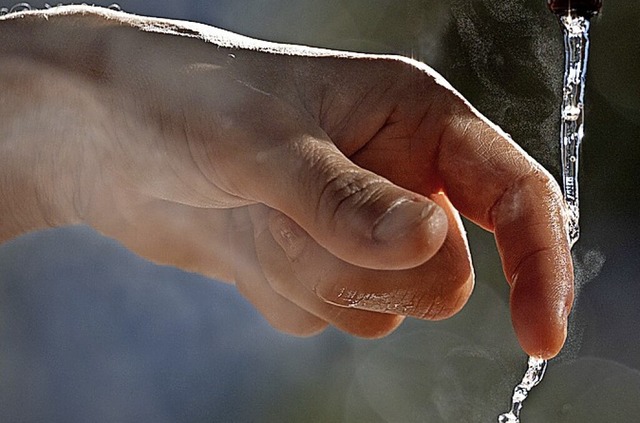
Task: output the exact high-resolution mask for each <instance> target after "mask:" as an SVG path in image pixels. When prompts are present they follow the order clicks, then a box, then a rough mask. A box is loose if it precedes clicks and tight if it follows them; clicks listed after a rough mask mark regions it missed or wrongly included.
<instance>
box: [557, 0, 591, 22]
mask: <svg viewBox="0 0 640 423" xmlns="http://www.w3.org/2000/svg"><path fill="white" fill-rule="evenodd" d="M547 5H548V6H549V9H550V10H551V11H552V12H553V13H555V14H556V15H561V16H567V15H571V16H574V17H583V18H587V19H588V18H591V17H593V16H595V15H597V14H598V13H600V10H601V9H602V0H547Z"/></svg>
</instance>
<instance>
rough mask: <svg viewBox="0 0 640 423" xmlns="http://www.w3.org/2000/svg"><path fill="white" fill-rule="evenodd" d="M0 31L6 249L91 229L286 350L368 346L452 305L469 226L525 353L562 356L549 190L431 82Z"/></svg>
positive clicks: (92, 27)
mask: <svg viewBox="0 0 640 423" xmlns="http://www.w3.org/2000/svg"><path fill="white" fill-rule="evenodd" d="M0 31H2V34H3V42H2V44H1V45H0V92H2V93H3V96H2V98H1V99H0V114H1V115H2V116H3V119H2V122H1V123H0V153H1V154H0V198H2V199H3V201H2V203H0V241H6V240H9V239H11V238H14V237H16V236H19V235H21V234H24V233H26V232H30V231H34V230H38V229H43V228H48V227H57V226H65V225H72V224H87V225H90V226H92V227H93V228H95V229H96V230H98V231H100V232H101V233H103V234H104V235H106V236H108V237H112V238H115V239H117V240H119V241H120V242H121V243H122V244H123V245H125V246H126V247H127V248H129V249H131V250H132V251H133V252H135V253H137V254H139V255H140V256H142V257H145V258H147V259H148V260H151V261H153V262H156V263H161V264H168V265H173V266H177V267H179V268H181V269H184V270H187V271H193V272H198V273H202V274H204V275H207V276H210V277H212V278H216V279H219V280H223V281H227V282H232V283H235V284H236V285H237V287H238V289H239V291H240V292H241V293H242V294H243V295H244V296H246V297H247V298H248V299H249V301H251V302H252V303H253V304H254V305H255V307H256V308H257V309H258V310H259V311H260V312H261V313H262V314H263V315H264V316H265V318H266V319H267V320H269V322H271V323H272V324H273V326H274V327H276V328H278V329H280V330H282V331H285V332H288V333H293V334H296V335H301V336H307V335H312V334H315V333H318V332H319V331H321V330H322V329H323V328H325V327H326V326H327V325H334V326H336V327H338V328H340V329H342V330H344V331H347V332H349V333H352V334H355V335H358V336H363V337H368V338H378V337H381V336H384V335H386V334H388V333H390V332H391V331H393V330H394V329H395V328H397V327H398V325H399V324H400V323H401V322H402V320H403V318H404V317H405V316H412V317H416V318H422V319H442V318H446V317H449V316H451V315H453V314H455V313H456V312H458V311H459V310H460V309H461V308H462V307H463V306H464V304H465V303H466V301H467V299H468V298H469V296H470V295H471V292H472V289H473V283H474V281H473V267H472V263H471V258H470V254H469V248H468V244H467V239H466V235H465V232H464V228H463V227H462V224H461V220H460V215H463V216H465V217H467V218H468V219H470V220H471V221H473V222H474V223H476V224H478V225H480V226H482V227H483V228H485V229H487V230H490V231H492V232H493V233H494V234H495V237H496V241H497V245H498V249H499V251H500V254H501V257H502V264H503V267H504V270H505V275H506V278H507V280H508V282H509V283H510V284H511V286H512V293H511V308H512V318H513V323H514V327H515V330H516V333H517V336H518V338H519V340H520V342H521V344H522V347H523V348H524V350H525V351H526V352H527V353H528V354H530V355H533V356H541V357H544V358H551V357H553V356H555V355H556V354H557V353H558V352H559V351H560V349H561V347H562V345H563V343H564V340H565V337H566V319H567V314H568V312H569V309H570V306H571V302H572V296H573V276H572V275H573V272H572V264H571V257H570V254H569V246H568V242H567V239H566V235H565V231H564V225H565V218H564V216H565V211H564V208H563V207H564V206H563V201H562V197H561V194H560V190H559V188H558V186H557V184H556V183H555V182H554V181H553V179H552V178H551V176H550V175H549V174H548V173H547V172H546V171H545V170H544V169H543V168H542V167H541V166H540V165H538V164H537V163H536V162H535V161H534V160H533V159H531V158H530V157H529V156H528V155H527V154H526V153H525V152H524V151H523V150H522V149H520V148H519V147H518V146H517V145H516V144H515V143H514V142H513V141H512V140H510V139H509V137H508V136H506V135H505V134H504V133H503V132H502V131H500V129H499V128H498V127H497V126H495V125H494V124H492V123H490V122H488V121H487V120H486V119H485V118H484V117H482V116H481V115H480V114H479V113H478V112H477V111H476V110H475V109H474V108H473V107H472V106H471V105H470V104H468V103H467V102H466V101H465V100H464V99H463V98H462V97H461V96H460V95H459V94H458V93H456V92H455V90H454V89H453V88H452V87H451V86H450V85H449V84H448V83H447V82H446V81H444V80H443V79H442V77H441V76H439V75H438V74H436V73H435V72H434V71H433V70H431V69H430V68H429V67H428V66H426V65H424V64H422V63H419V62H416V61H413V60H411V59H407V58H401V57H394V56H369V55H363V54H357V53H345V52H332V51H328V50H320V49H312V48H309V47H299V46H290V45H287V46H283V45H278V44H274V43H266V42H261V41H256V40H251V39H249V38H246V37H241V36H238V35H235V34H231V33H228V32H226V31H221V30H217V29H215V28H211V27H207V26H204V25H198V24H193V23H184V22H179V21H168V20H161V19H153V18H145V17H138V16H134V15H129V14H125V13H120V12H114V11H109V10H106V9H99V8H93V7H89V6H75V7H59V8H54V9H51V10H48V11H34V12H25V13H20V14H17V15H8V16H5V17H3V18H2V19H0ZM345 293H349V294H348V295H345Z"/></svg>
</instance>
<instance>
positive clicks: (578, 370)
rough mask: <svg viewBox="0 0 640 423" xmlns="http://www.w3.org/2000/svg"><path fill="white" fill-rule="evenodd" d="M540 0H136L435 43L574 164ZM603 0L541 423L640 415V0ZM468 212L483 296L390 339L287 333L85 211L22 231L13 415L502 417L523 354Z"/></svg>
mask: <svg viewBox="0 0 640 423" xmlns="http://www.w3.org/2000/svg"><path fill="white" fill-rule="evenodd" d="M545 3H546V2H545V1H544V0H450V1H442V0H441V1H437V0H326V1H322V2H318V1H311V0H296V1H292V0H233V1H232V0H215V1H204V0H156V1H142V0H121V1H120V2H119V4H120V5H121V6H122V8H123V9H124V10H125V11H129V12H132V13H141V14H148V15H154V16H163V17H171V18H178V19H188V20H195V21H199V22H204V23H209V24H213V25H216V26H220V27H223V28H226V29H229V30H233V31H237V32H240V33H243V34H246V35H251V36H255V37H259V38H264V39H269V40H273V41H283V42H293V43H302V44H310V45H316V46H323V47H331V48H341V49H349V50H358V51H370V52H388V53H398V54H404V55H407V56H412V57H415V58H417V59H420V60H423V61H425V62H426V63H429V64H430V65H432V66H434V67H435V68H436V69H437V70H439V71H440V72H441V73H443V74H444V75H445V76H446V77H447V78H448V79H449V80H450V81H451V82H452V83H453V84H454V86H456V87H457V88H458V89H459V90H461V91H462V92H463V93H464V94H465V95H466V96H467V97H468V98H469V99H470V100H471V101H472V102H473V103H474V104H475V105H476V106H477V107H478V108H480V109H481V110H482V111H483V112H484V113H485V114H487V115H488V116H489V117H490V118H492V119H493V120H494V121H496V122H497V123H499V124H500V125H501V126H502V127H503V128H504V129H505V130H507V131H508V132H509V133H511V134H512V135H513V137H514V138H515V139H516V141H518V142H519V143H520V144H521V145H522V146H523V147H524V148H525V149H527V150H528V151H529V152H530V153H531V154H532V155H534V156H535V157H536V158H537V159H538V160H540V161H541V162H542V163H543V164H544V165H545V166H546V167H547V168H549V169H550V170H551V171H552V172H553V173H555V174H557V169H558V165H557V160H558V159H557V145H556V144H557V142H556V140H557V138H558V130H557V122H558V115H559V113H558V105H559V101H560V100H559V95H560V86H559V84H560V80H561V69H562V42H561V38H560V32H559V27H558V24H557V21H556V19H555V18H554V17H553V16H552V15H551V14H550V13H549V12H547V11H546V7H545ZM604 3H605V4H604V6H605V9H604V13H603V14H602V15H601V16H600V17H599V18H598V19H597V21H596V22H595V24H594V27H593V45H592V60H591V62H590V69H589V82H588V90H587V97H588V99H587V100H588V104H587V136H586V139H585V144H584V149H583V167H582V175H581V182H582V209H583V217H582V227H583V235H582V238H581V240H580V242H579V243H578V245H577V247H576V251H575V261H576V263H577V270H576V272H577V276H578V286H579V294H580V295H579V297H578V300H577V305H576V310H575V312H574V314H573V316H572V325H571V334H570V340H569V342H568V344H567V348H566V349H565V351H564V352H563V354H562V355H561V357H560V358H559V359H557V360H554V361H553V362H552V363H551V365H550V368H549V372H548V375H547V378H546V379H545V381H544V383H543V384H542V385H541V386H540V387H539V388H538V389H537V390H536V391H535V392H534V393H533V394H532V396H531V397H530V399H529V400H528V401H527V403H526V407H525V410H524V412H523V417H524V418H525V420H524V422H525V423H534V422H541V423H542V422H587V421H588V422H635V421H637V419H638V417H637V416H638V415H639V412H640V401H639V399H640V336H639V334H638V331H639V330H640V307H639V305H640V285H639V284H638V282H639V281H638V279H639V275H640V257H639V256H640V243H639V241H638V239H639V238H640V228H639V223H640V212H639V207H640V204H639V200H640V196H639V190H638V182H639V181H640V178H639V177H638V165H637V163H638V160H639V159H640V147H639V146H640V142H639V141H640V62H639V61H638V57H640V35H639V33H638V31H637V28H638V27H639V24H640V9H639V8H638V7H637V5H636V4H635V2H628V1H623V0H605V2H604ZM32 4H33V5H35V6H38V5H42V4H43V3H39V2H33V3H32ZM103 4H104V5H107V4H108V3H103ZM0 38H1V34H0ZM0 42H1V41H0ZM168 60H170V58H168ZM467 227H468V229H469V236H470V240H471V247H472V252H473V256H474V261H475V264H476V269H477V288H476V291H475V293H474V296H473V297H472V300H471V301H470V303H469V305H468V306H467V307H466V308H465V310H464V311H463V312H461V313H460V314H459V315H458V316H456V317H454V318H453V319H450V320H448V321H445V322H437V323H433V322H418V321H407V322H406V323H405V325H404V326H403V327H402V328H401V329H400V330H398V331H397V332H396V333H394V334H393V335H391V336H390V337H388V338H386V339H384V340H378V341H364V340H358V339H354V338H352V337H349V336H346V335H344V334H342V333H340V332H338V331H336V330H328V331H327V332H325V333H324V334H322V335H320V336H317V337H314V338H310V339H297V338H292V337H289V336H286V335H282V334H279V333H277V332H275V331H274V330H272V329H271V328H270V327H269V326H268V325H267V324H266V323H265V322H264V321H263V320H262V318H261V317H260V316H259V315H258V314H257V313H256V312H255V311H254V310H253V309H252V308H251V307H250V306H249V305H248V304H247V303H246V302H245V301H244V300H243V299H242V298H241V297H240V296H239V295H238V294H237V293H236V292H235V289H234V288H233V287H231V286H228V285H223V284H220V283H217V282H214V281H211V280H207V279H205V278H202V277H199V276H196V275H190V274H186V273H183V272H180V271H177V270H175V269H171V268H163V267H158V266H154V265H152V264H150V263H147V262H145V261H143V260H141V259H140V258H138V257H136V256H134V255H132V254H131V253H129V252H128V251H126V250H124V249H123V248H122V247H121V246H119V245H118V244H117V243H115V242H113V241H111V240H109V239H105V238H102V237H100V236H99V235H97V234H96V233H94V232H93V231H91V230H90V229H87V228H71V229H61V230H53V231H46V232H40V233H36V234H30V235H28V236H24V237H22V238H19V239H16V240H14V241H11V242H9V243H7V244H4V245H2V246H0V421H1V422H45V421H46V422H154V423H155V422H157V423H162V422H374V423H375V422H398V423H407V422H429V423H430V422H481V421H486V422H488V421H495V416H496V415H497V414H498V413H499V412H500V411H504V409H505V408H506V407H507V405H508V399H509V397H510V393H511V388H512V386H513V385H514V384H515V383H516V382H517V381H518V380H519V378H520V376H521V374H522V371H523V365H524V363H525V360H526V358H525V356H524V354H523V353H522V352H521V351H520V350H519V348H518V345H517V343H516V341H515V339H514V336H513V332H512V329H511V325H510V321H509V313H508V308H507V298H508V292H507V290H506V283H505V282H504V278H503V276H502V274H501V271H500V267H499V260H498V257H497V255H496V253H495V249H494V246H493V240H492V237H491V236H490V235H489V234H487V233H484V232H483V231H481V230H479V229H477V228H474V227H473V226H472V225H467Z"/></svg>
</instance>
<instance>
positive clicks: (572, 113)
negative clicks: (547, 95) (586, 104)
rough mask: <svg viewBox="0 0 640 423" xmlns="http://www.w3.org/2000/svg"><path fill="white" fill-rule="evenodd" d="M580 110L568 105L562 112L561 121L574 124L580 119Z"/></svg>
mask: <svg viewBox="0 0 640 423" xmlns="http://www.w3.org/2000/svg"><path fill="white" fill-rule="evenodd" d="M581 113H582V109H580V107H576V106H573V105H569V106H567V107H565V108H564V109H563V110H562V119H564V120H568V121H571V122H575V121H576V120H578V118H579V117H580V114H581Z"/></svg>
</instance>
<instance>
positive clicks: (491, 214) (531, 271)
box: [438, 105, 573, 358]
mask: <svg viewBox="0 0 640 423" xmlns="http://www.w3.org/2000/svg"><path fill="white" fill-rule="evenodd" d="M465 109H466V111H464V112H463V113H456V114H455V115H453V117H452V118H451V120H450V122H449V125H448V126H447V130H446V131H445V133H444V134H443V137H442V139H441V143H442V144H441V147H440V151H439V156H438V166H439V169H438V170H439V174H440V176H441V177H442V183H443V185H444V187H443V188H444V191H445V192H446V194H447V196H448V197H449V198H450V200H451V202H452V203H453V204H454V205H455V206H456V208H458V210H460V212H461V213H462V214H463V215H464V216H465V217H467V218H469V219H470V220H472V221H473V222H475V223H477V224H479V225H480V226H482V227H484V228H485V229H487V230H490V231H492V232H494V234H495V238H496V242H497V246H498V251H499V252H500V257H501V260H502V266H503V269H504V272H505V276H506V278H507V280H508V282H509V284H510V285H511V316H512V321H513V326H514V329H515V332H516V335H517V337H518V340H519V341H520V344H521V346H522V347H523V349H524V350H525V351H526V352H527V353H528V354H530V355H532V356H537V357H542V358H551V357H553V356H555V355H557V354H558V353H559V352H560V350H561V348H562V346H563V344H564V341H565V339H566V333H567V316H568V313H569V310H570V308H571V304H572V302H573V265H572V261H571V253H570V246H569V242H568V239H567V235H566V231H565V214H564V210H565V206H564V200H563V198H562V194H561V192H560V189H559V187H558V185H557V183H556V182H555V180H554V179H553V177H552V176H551V175H550V174H549V173H548V172H547V171H545V170H544V168H542V166H541V165H539V164H538V163H537V162H535V160H533V159H532V158H531V157H530V156H529V155H527V153H526V152H524V150H522V149H521V148H520V147H519V146H518V145H516V144H515V143H514V142H513V141H512V140H511V139H510V138H509V136H508V135H506V134H505V133H504V132H502V131H501V130H500V129H499V128H498V127H496V126H495V125H493V124H491V123H490V122H489V121H487V120H486V119H484V118H483V117H482V116H480V114H479V113H477V112H475V111H474V110H473V109H472V108H471V107H470V106H468V105H465Z"/></svg>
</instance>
